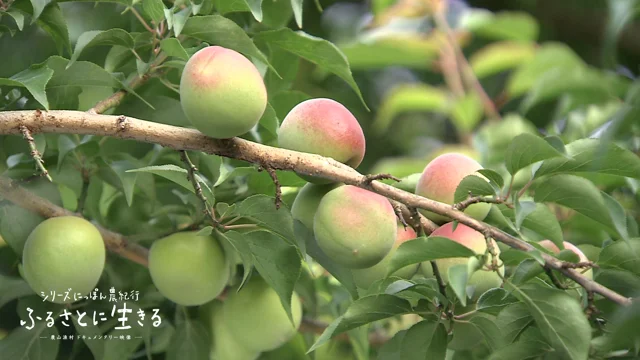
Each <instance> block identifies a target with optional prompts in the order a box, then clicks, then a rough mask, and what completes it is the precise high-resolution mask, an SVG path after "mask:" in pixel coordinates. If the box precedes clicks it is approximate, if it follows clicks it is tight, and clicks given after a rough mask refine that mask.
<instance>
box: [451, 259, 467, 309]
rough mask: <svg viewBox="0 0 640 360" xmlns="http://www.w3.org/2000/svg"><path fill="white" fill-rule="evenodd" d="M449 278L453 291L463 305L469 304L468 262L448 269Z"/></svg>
mask: <svg viewBox="0 0 640 360" xmlns="http://www.w3.org/2000/svg"><path fill="white" fill-rule="evenodd" d="M447 278H448V279H449V285H450V286H451V288H452V289H453V292H454V293H455V294H456V296H457V297H458V300H460V303H461V304H462V306H467V282H468V281H469V267H468V266H467V264H458V265H453V266H451V267H449V269H447Z"/></svg>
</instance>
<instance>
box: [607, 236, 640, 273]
mask: <svg viewBox="0 0 640 360" xmlns="http://www.w3.org/2000/svg"><path fill="white" fill-rule="evenodd" d="M598 265H599V266H600V267H602V268H605V269H615V270H621V271H628V272H630V273H632V274H634V275H635V276H640V239H630V240H629V241H617V242H613V243H611V244H609V245H607V246H606V247H604V249H602V251H601V252H600V256H599V257H598Z"/></svg>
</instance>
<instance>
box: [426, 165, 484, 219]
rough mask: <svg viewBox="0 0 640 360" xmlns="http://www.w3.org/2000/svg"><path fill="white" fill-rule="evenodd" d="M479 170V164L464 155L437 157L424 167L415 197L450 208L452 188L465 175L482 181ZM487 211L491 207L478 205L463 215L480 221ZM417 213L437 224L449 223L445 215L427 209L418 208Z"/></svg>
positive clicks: (480, 167) (454, 189) (452, 197)
mask: <svg viewBox="0 0 640 360" xmlns="http://www.w3.org/2000/svg"><path fill="white" fill-rule="evenodd" d="M480 169H482V165H480V163H478V162H477V161H475V160H473V159H472V158H470V157H468V156H466V155H463V154H459V153H448V154H444V155H440V156H438V157H436V158H435V159H433V160H432V161H431V162H430V163H429V164H428V165H427V166H426V167H425V168H424V171H423V172H422V175H421V176H420V179H419V180H418V184H417V185H416V195H420V196H424V197H426V198H429V199H431V200H435V201H439V202H442V203H445V204H451V205H453V203H454V195H455V192H456V188H457V187H458V185H459V184H460V182H461V181H462V179H464V178H465V177H466V176H468V175H476V176H479V177H481V178H484V177H483V176H482V175H480V173H478V172H476V171H477V170H480ZM489 210H491V204H487V203H479V204H473V205H471V206H469V207H467V208H466V210H465V213H466V214H467V215H469V216H471V217H473V218H474V219H477V220H483V219H484V218H485V217H486V216H487V214H488V213H489ZM420 212H422V214H423V215H424V216H426V217H427V218H429V219H430V220H432V221H434V222H436V223H438V224H442V223H444V222H446V221H450V219H448V218H447V217H445V216H442V215H439V214H436V213H433V212H430V211H427V210H423V209H420Z"/></svg>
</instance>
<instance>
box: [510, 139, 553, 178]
mask: <svg viewBox="0 0 640 360" xmlns="http://www.w3.org/2000/svg"><path fill="white" fill-rule="evenodd" d="M557 156H562V153H560V152H558V150H556V148H554V147H553V146H551V145H550V144H549V143H548V142H547V141H545V139H543V138H541V137H539V136H535V135H532V134H527V133H525V134H520V135H518V136H516V137H515V138H514V139H513V140H511V144H510V145H509V147H508V148H507V152H506V155H505V160H506V165H507V170H509V173H510V174H511V175H515V173H517V172H518V170H520V169H522V168H524V167H526V166H528V165H531V164H533V163H535V162H538V161H541V160H546V159H549V158H553V157H557Z"/></svg>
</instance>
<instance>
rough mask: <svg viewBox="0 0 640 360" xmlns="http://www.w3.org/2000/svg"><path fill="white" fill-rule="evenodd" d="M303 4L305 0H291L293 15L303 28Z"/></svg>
mask: <svg viewBox="0 0 640 360" xmlns="http://www.w3.org/2000/svg"><path fill="white" fill-rule="evenodd" d="M302 6H303V0H291V8H292V9H293V16H294V17H295V19H296V24H297V25H298V27H299V28H300V29H302Z"/></svg>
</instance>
